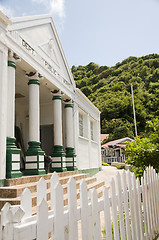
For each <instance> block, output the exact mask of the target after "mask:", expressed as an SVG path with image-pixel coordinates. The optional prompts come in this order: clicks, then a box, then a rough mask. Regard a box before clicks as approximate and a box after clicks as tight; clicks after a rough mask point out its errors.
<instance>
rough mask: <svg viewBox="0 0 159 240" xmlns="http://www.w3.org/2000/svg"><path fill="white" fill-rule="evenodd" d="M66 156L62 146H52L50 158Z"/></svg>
mask: <svg viewBox="0 0 159 240" xmlns="http://www.w3.org/2000/svg"><path fill="white" fill-rule="evenodd" d="M65 156H66V154H65V152H64V150H63V146H60V145H54V150H53V153H52V154H51V157H65Z"/></svg>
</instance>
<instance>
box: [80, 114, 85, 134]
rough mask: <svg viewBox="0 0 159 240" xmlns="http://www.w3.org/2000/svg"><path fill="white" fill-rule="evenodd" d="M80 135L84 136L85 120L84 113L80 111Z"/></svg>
mask: <svg viewBox="0 0 159 240" xmlns="http://www.w3.org/2000/svg"><path fill="white" fill-rule="evenodd" d="M79 136H81V137H84V121H83V114H81V113H80V112H79Z"/></svg>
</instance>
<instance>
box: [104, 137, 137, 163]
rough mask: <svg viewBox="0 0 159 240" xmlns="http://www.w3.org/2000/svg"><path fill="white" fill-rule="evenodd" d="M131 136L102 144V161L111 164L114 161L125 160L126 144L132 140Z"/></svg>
mask: <svg viewBox="0 0 159 240" xmlns="http://www.w3.org/2000/svg"><path fill="white" fill-rule="evenodd" d="M132 141H133V139H132V138H129V137H125V138H121V139H117V140H114V141H111V142H107V143H105V144H103V145H102V146H101V156H102V161H103V162H105V163H109V164H111V163H112V162H125V161H126V159H127V158H126V156H125V146H126V143H127V142H132Z"/></svg>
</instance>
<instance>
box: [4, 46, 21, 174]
mask: <svg viewBox="0 0 159 240" xmlns="http://www.w3.org/2000/svg"><path fill="white" fill-rule="evenodd" d="M16 60H20V58H19V57H18V56H17V55H16V54H15V53H13V52H12V51H9V53H8V83H7V84H8V88H7V90H8V93H7V148H6V153H7V154H6V161H7V165H6V177H7V178H17V177H21V172H20V149H19V148H17V147H16V145H15V140H16V139H15V137H14V135H15V134H14V125H15V69H16V64H15V61H16Z"/></svg>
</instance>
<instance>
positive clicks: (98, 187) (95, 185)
mask: <svg viewBox="0 0 159 240" xmlns="http://www.w3.org/2000/svg"><path fill="white" fill-rule="evenodd" d="M104 184H105V183H104V181H98V182H95V183H93V184H87V189H88V191H89V190H91V189H93V188H95V189H96V191H97V195H98V198H101V197H102V195H103V186H104ZM47 203H48V209H49V210H51V201H50V200H47ZM79 204H80V191H79V189H77V205H79ZM67 205H68V195H67V194H64V206H67ZM36 210H37V207H36V206H33V208H32V214H33V215H34V214H36Z"/></svg>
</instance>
